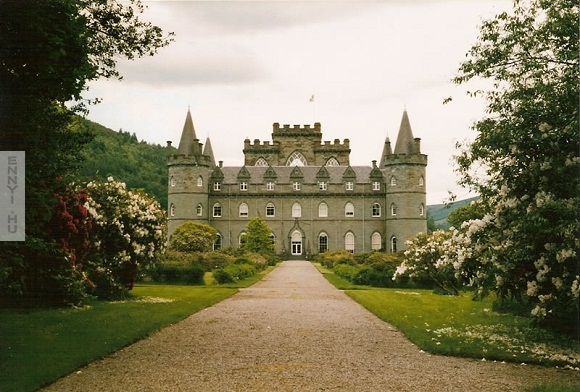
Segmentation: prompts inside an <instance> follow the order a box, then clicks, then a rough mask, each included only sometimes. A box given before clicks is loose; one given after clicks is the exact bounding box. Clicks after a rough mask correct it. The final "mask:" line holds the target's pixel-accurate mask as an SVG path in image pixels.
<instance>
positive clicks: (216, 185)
mask: <svg viewBox="0 0 580 392" xmlns="http://www.w3.org/2000/svg"><path fill="white" fill-rule="evenodd" d="M213 190H214V191H221V190H222V183H221V182H218V181H216V182H214V183H213Z"/></svg>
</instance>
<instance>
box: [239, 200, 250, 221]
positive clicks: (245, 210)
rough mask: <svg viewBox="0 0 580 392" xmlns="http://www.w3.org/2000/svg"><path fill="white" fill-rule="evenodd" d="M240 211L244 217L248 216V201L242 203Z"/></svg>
mask: <svg viewBox="0 0 580 392" xmlns="http://www.w3.org/2000/svg"><path fill="white" fill-rule="evenodd" d="M239 213H240V217H242V218H243V217H247V216H248V205H247V204H246V203H242V204H240V208H239Z"/></svg>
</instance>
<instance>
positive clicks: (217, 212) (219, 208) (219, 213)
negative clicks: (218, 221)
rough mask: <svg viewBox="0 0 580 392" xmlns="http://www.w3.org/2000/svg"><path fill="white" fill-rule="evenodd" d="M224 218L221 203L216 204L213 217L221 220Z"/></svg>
mask: <svg viewBox="0 0 580 392" xmlns="http://www.w3.org/2000/svg"><path fill="white" fill-rule="evenodd" d="M221 216H222V206H221V204H220V203H215V204H214V205H213V217H214V218H219V217H221Z"/></svg>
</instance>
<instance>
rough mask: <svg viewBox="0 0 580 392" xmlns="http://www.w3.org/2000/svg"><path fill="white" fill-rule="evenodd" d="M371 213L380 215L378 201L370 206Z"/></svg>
mask: <svg viewBox="0 0 580 392" xmlns="http://www.w3.org/2000/svg"><path fill="white" fill-rule="evenodd" d="M372 215H373V216H374V217H379V216H381V205H380V204H379V203H374V204H373V206H372Z"/></svg>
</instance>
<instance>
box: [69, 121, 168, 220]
mask: <svg viewBox="0 0 580 392" xmlns="http://www.w3.org/2000/svg"><path fill="white" fill-rule="evenodd" d="M83 121H84V122H85V124H86V126H87V127H88V128H89V129H90V130H91V131H92V132H93V133H94V135H95V137H94V139H93V140H92V141H91V142H90V143H89V144H88V145H87V146H85V148H84V150H83V152H84V155H85V158H86V161H85V162H84V164H83V166H82V167H81V170H80V176H81V180H83V181H90V180H95V179H99V180H106V179H107V177H109V176H112V177H114V178H115V180H119V181H123V182H125V183H126V184H127V188H142V189H144V190H145V192H146V193H147V194H148V195H150V196H153V197H155V198H156V199H157V200H158V201H159V202H160V203H161V207H162V208H164V209H167V166H166V152H165V147H162V146H160V145H153V144H148V143H146V142H145V141H141V142H140V141H138V140H137V136H136V135H135V133H133V134H131V133H129V132H125V131H122V130H119V132H115V131H113V130H111V129H109V128H106V127H104V126H102V125H100V124H97V123H95V122H92V121H89V120H83Z"/></svg>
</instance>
